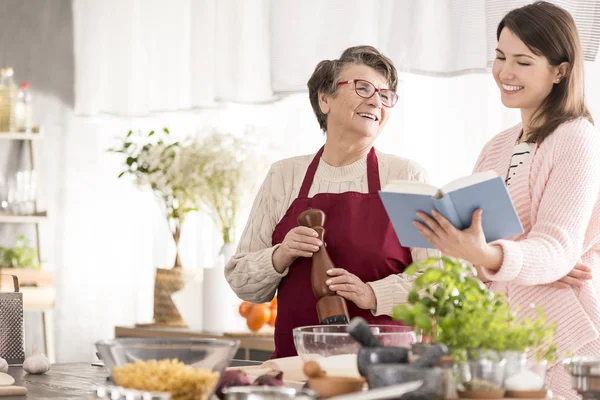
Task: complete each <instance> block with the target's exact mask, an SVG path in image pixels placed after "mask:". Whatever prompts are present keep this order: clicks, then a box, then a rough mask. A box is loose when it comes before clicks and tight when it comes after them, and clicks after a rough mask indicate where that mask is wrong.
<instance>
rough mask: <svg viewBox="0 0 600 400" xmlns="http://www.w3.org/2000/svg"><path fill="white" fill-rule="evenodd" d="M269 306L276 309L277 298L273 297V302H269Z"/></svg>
mask: <svg viewBox="0 0 600 400" xmlns="http://www.w3.org/2000/svg"><path fill="white" fill-rule="evenodd" d="M269 305H270V306H271V309H273V308H274V309H277V296H275V297H273V300H271V302H270V303H269Z"/></svg>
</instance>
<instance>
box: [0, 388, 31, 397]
mask: <svg viewBox="0 0 600 400" xmlns="http://www.w3.org/2000/svg"><path fill="white" fill-rule="evenodd" d="M25 395H27V388H26V387H23V386H0V397H5V396H25Z"/></svg>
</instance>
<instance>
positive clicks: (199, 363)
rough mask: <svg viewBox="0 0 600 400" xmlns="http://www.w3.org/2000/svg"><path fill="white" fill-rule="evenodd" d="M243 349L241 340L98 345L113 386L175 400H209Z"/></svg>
mask: <svg viewBox="0 0 600 400" xmlns="http://www.w3.org/2000/svg"><path fill="white" fill-rule="evenodd" d="M238 347H239V341H238V340H229V339H196V338H173V339H156V338H116V339H112V340H102V341H99V342H97V343H96V349H97V350H98V355H99V357H100V359H101V360H102V361H103V362H104V368H105V369H106V372H107V373H108V375H109V376H110V380H111V381H112V383H113V384H115V385H118V386H120V387H124V388H126V389H132V390H138V391H144V392H168V393H170V394H171V398H172V399H174V400H175V399H177V400H186V399H208V398H209V397H210V395H211V394H212V393H213V391H214V389H215V386H216V385H217V382H218V381H219V378H220V375H221V373H222V372H223V370H224V369H225V368H227V366H228V365H229V363H230V362H231V359H232V358H233V356H234V354H235V352H236V351H237V349H238Z"/></svg>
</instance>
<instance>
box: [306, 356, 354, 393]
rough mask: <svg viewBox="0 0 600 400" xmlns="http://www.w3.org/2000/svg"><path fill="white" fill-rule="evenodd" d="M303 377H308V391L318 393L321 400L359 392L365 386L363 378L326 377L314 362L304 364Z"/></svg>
mask: <svg viewBox="0 0 600 400" xmlns="http://www.w3.org/2000/svg"><path fill="white" fill-rule="evenodd" d="M304 375H306V376H308V387H309V388H310V390H313V391H315V392H317V393H319V396H320V398H322V399H325V398H328V397H333V396H339V395H342V394H347V393H354V392H360V391H362V390H363V388H364V385H365V379H364V378H354V377H347V376H327V374H326V373H325V371H323V370H322V369H321V366H320V365H319V363H318V362H316V361H307V362H306V363H305V364H304Z"/></svg>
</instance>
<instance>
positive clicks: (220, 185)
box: [189, 130, 263, 332]
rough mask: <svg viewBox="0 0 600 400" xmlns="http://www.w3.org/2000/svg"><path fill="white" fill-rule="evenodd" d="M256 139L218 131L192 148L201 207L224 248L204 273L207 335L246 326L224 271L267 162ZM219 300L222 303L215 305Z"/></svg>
mask: <svg viewBox="0 0 600 400" xmlns="http://www.w3.org/2000/svg"><path fill="white" fill-rule="evenodd" d="M253 139H254V138H253V136H252V135H251V134H249V133H248V132H246V134H245V135H244V136H242V137H240V136H235V135H233V134H230V133H227V132H221V131H218V130H213V131H212V132H209V133H207V134H205V135H202V136H201V137H200V138H199V139H198V140H197V141H195V143H194V144H193V145H192V148H193V149H196V150H195V151H190V152H189V156H190V159H191V160H190V164H191V165H193V166H194V170H195V179H196V183H197V185H196V186H195V190H196V192H195V197H196V199H197V204H198V207H199V209H200V210H202V211H204V212H206V213H207V214H208V215H210V216H211V218H212V220H213V222H214V225H215V226H216V227H217V228H218V229H219V232H220V233H221V239H222V243H223V244H222V246H221V248H220V250H219V252H218V255H217V257H216V260H217V261H216V263H214V264H213V265H210V266H207V268H205V269H204V270H203V276H204V278H203V287H202V290H203V297H204V307H203V327H204V329H205V330H208V331H214V332H227V331H231V330H238V329H243V328H244V327H245V323H242V320H241V319H240V318H239V317H238V313H237V309H238V306H239V302H240V300H239V299H238V298H237V296H236V295H235V293H234V292H233V291H232V290H231V288H230V287H229V284H228V283H227V281H226V280H225V277H224V272H223V268H224V266H225V264H226V263H227V262H228V261H229V259H230V258H231V257H232V256H233V254H234V253H235V249H236V244H235V236H236V235H235V228H236V222H237V219H238V217H239V213H240V211H241V209H242V207H243V206H244V204H248V203H247V202H246V201H245V200H246V199H249V198H248V196H249V195H250V194H251V192H252V191H253V190H254V188H255V187H256V183H257V178H258V177H259V176H260V175H261V174H259V173H258V172H259V171H261V169H262V166H263V162H261V161H260V159H259V157H258V151H259V149H258V147H257V146H256V144H255V143H254V140H253ZM215 298H219V301H218V302H214V299H215ZM240 324H241V325H240Z"/></svg>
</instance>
